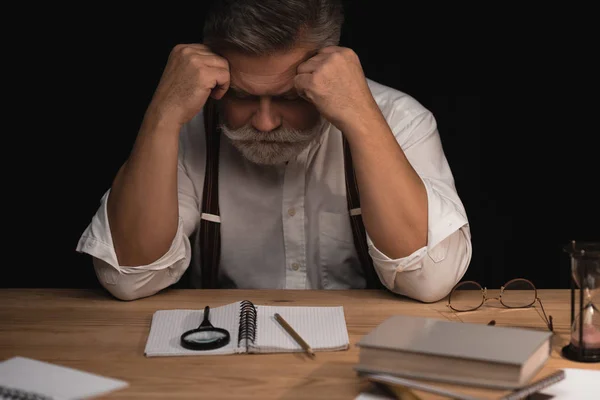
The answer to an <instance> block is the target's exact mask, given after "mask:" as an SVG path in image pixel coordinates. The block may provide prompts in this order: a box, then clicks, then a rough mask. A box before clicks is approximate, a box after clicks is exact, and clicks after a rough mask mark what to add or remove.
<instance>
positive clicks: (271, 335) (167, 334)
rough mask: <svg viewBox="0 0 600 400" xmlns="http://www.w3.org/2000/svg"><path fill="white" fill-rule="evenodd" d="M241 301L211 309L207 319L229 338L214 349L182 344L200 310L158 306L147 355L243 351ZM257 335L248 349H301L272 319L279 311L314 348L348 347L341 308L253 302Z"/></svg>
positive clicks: (146, 349) (277, 351) (277, 350)
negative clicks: (240, 324) (198, 348)
mask: <svg viewBox="0 0 600 400" xmlns="http://www.w3.org/2000/svg"><path fill="white" fill-rule="evenodd" d="M241 303H242V302H241V301H238V302H235V303H231V304H228V305H225V306H220V307H215V308H211V309H210V322H211V323H212V324H213V326H214V327H217V328H225V329H227V330H228V331H229V334H230V336H231V341H230V342H229V344H228V345H227V346H225V347H222V348H220V349H214V350H206V351H198V350H189V349H186V348H184V347H182V346H181V344H180V337H181V334H182V333H183V332H185V331H187V330H189V329H194V328H196V327H198V326H199V325H200V323H201V322H202V317H203V314H204V312H203V309H202V310H185V309H184V310H159V311H156V312H155V313H154V315H153V317H152V324H151V326H150V332H149V335H148V340H147V342H146V348H145V355H146V356H147V357H160V356H180V355H185V356H189V355H215V354H238V353H245V352H246V347H245V342H243V343H242V344H241V346H240V347H238V343H237V341H238V334H239V323H240V307H241ZM255 307H256V309H257V321H256V337H255V339H256V340H255V342H254V345H251V346H249V349H248V352H250V353H283V352H296V351H297V352H301V351H304V350H303V349H302V348H301V347H300V345H298V344H297V343H296V342H295V341H294V339H293V338H292V337H291V336H290V335H289V334H288V333H287V332H286V331H285V330H284V329H283V328H282V327H281V325H279V323H278V322H277V321H275V317H274V315H275V313H279V314H280V315H281V316H282V317H283V318H284V319H285V320H286V321H287V322H288V323H289V324H290V325H291V326H292V327H293V328H294V330H295V331H296V332H298V334H299V335H300V336H302V337H303V338H304V340H306V342H307V343H308V344H309V345H310V346H311V347H312V349H313V350H314V351H337V350H345V349H347V348H348V347H349V343H350V340H349V338H348V329H347V327H346V319H345V316H344V308H343V307H341V306H338V307H303V306H261V305H256V304H255Z"/></svg>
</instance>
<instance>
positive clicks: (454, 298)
mask: <svg viewBox="0 0 600 400" xmlns="http://www.w3.org/2000/svg"><path fill="white" fill-rule="evenodd" d="M482 304H483V292H482V288H481V286H480V285H478V284H477V283H475V282H463V283H460V284H458V285H457V286H456V287H455V288H454V290H453V291H452V293H451V294H450V307H452V308H453V309H454V310H456V311H470V310H474V309H476V308H477V307H479V306H481V305H482Z"/></svg>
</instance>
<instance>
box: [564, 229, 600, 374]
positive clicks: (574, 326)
mask: <svg viewBox="0 0 600 400" xmlns="http://www.w3.org/2000/svg"><path fill="white" fill-rule="evenodd" d="M564 250H565V251H566V252H567V253H569V254H570V255H571V274H570V275H571V340H570V343H569V344H568V345H566V346H565V347H563V349H562V353H563V355H564V356H565V357H566V358H568V359H570V360H573V361H581V362H599V361H600V311H599V310H598V307H599V306H600V304H599V303H600V301H599V300H600V299H599V297H598V294H599V292H600V242H585V243H583V242H582V243H577V242H575V241H572V242H571V243H570V244H569V245H568V246H566V247H565V249H564ZM576 287H577V288H579V291H578V293H577V296H576V295H575V292H576ZM576 297H578V300H576ZM576 302H577V303H578V307H575V303H576Z"/></svg>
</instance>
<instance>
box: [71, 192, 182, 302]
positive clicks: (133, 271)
mask: <svg viewBox="0 0 600 400" xmlns="http://www.w3.org/2000/svg"><path fill="white" fill-rule="evenodd" d="M109 195H110V191H108V192H107V193H106V194H105V195H104V196H103V198H102V200H101V204H100V207H99V209H98V211H97V212H96V214H95V215H94V217H93V218H92V221H91V222H90V224H89V225H88V227H87V229H86V230H85V231H84V233H83V234H82V235H81V238H80V239H79V243H78V244H77V251H79V252H81V253H87V254H89V255H91V256H92V262H93V266H94V270H95V272H96V276H97V277H98V281H99V282H100V284H101V285H102V286H103V287H105V288H106V289H107V290H108V291H109V292H110V293H111V294H112V295H113V296H115V297H116V298H118V299H121V300H134V299H137V298H141V297H147V296H151V295H153V294H155V293H157V292H158V291H160V290H162V289H164V288H166V287H168V286H170V285H172V284H173V283H175V282H177V281H178V280H179V278H180V277H181V275H183V273H184V272H185V270H186V269H187V267H188V265H189V261H188V260H189V259H190V254H191V248H190V243H189V239H188V238H187V236H186V235H185V234H184V232H183V219H182V218H181V217H180V218H179V224H178V228H177V233H176V234H175V237H174V238H173V241H172V243H171V246H170V248H169V250H168V251H167V252H166V253H165V254H164V255H163V256H162V257H160V258H159V259H158V260H156V261H154V262H153V263H151V264H148V265H140V266H124V265H119V263H118V261H117V256H116V253H115V249H114V246H113V242H112V237H111V234H110V225H109V221H108V216H107V211H106V207H107V206H106V203H107V200H108V196H109Z"/></svg>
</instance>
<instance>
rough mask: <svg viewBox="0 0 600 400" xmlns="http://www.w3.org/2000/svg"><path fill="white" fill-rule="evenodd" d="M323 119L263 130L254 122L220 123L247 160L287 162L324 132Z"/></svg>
mask: <svg viewBox="0 0 600 400" xmlns="http://www.w3.org/2000/svg"><path fill="white" fill-rule="evenodd" d="M323 123H324V120H323V119H321V120H320V122H319V123H317V124H315V125H314V126H313V127H312V128H309V129H305V130H296V129H290V128H277V129H275V130H273V131H270V132H260V131H258V130H256V129H255V128H253V127H252V126H251V125H246V126H243V127H241V128H238V129H229V128H228V127H227V126H226V125H225V124H221V125H220V128H221V131H222V132H223V133H224V134H225V136H226V137H227V138H229V140H230V141H231V143H232V144H233V146H234V147H235V148H236V149H238V150H239V151H240V152H241V153H242V155H243V156H244V157H246V158H247V159H248V160H250V161H252V162H254V163H256V164H261V165H277V164H283V163H286V162H288V161H290V160H292V159H294V158H295V157H297V156H298V154H300V153H301V152H302V151H303V150H304V149H305V148H306V147H307V146H308V145H309V144H310V142H312V141H313V140H314V139H315V138H316V137H317V136H319V134H320V133H321V128H322V127H323Z"/></svg>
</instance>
